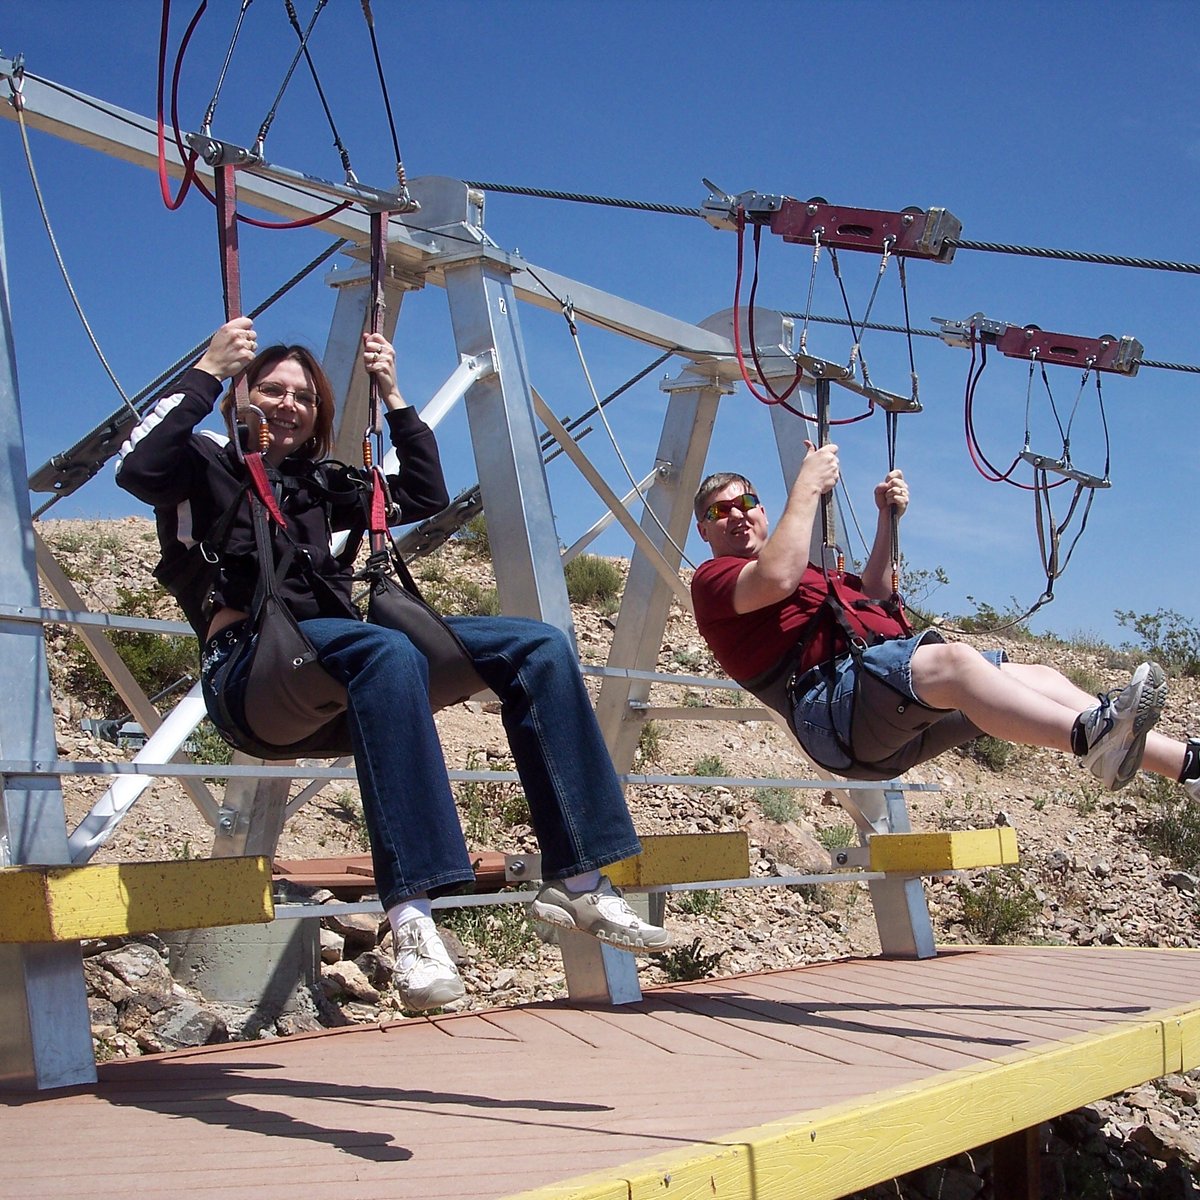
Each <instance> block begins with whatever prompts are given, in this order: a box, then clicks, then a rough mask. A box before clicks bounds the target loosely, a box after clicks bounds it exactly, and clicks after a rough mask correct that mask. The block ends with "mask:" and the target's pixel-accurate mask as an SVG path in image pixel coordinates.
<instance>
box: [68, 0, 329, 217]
mask: <svg viewBox="0 0 1200 1200" xmlns="http://www.w3.org/2000/svg"><path fill="white" fill-rule="evenodd" d="M243 2H244V7H243V10H242V14H241V15H239V18H238V23H237V27H236V29H235V31H234V35H233V39H232V41H231V42H230V46H229V49H228V51H227V53H226V66H228V59H229V56H231V55H232V53H233V49H234V44H235V43H236V41H237V37H238V33H239V32H240V30H241V18H242V16H244V13H245V7H248V6H249V4H250V3H251V0H243ZM323 2H324V0H322V3H323ZM206 5H207V0H201V4H200V7H199V9H198V10H197V12H196V14H195V16H194V17H193V19H192V25H190V26H189V28H188V32H187V34H186V35H185V37H184V38H183V40H182V41H181V43H180V46H179V49H178V51H177V52H176V56H175V67H174V70H173V71H172V75H171V135H172V139H173V140H174V142H175V149H176V151H177V152H178V154H179V157H180V160H181V161H182V162H184V163H185V164H186V168H187V169H189V170H192V182H193V183H194V184H195V186H196V187H197V188H198V189H199V191H200V193H201V194H202V195H203V196H204V198H205V199H206V200H207V201H208V202H209V203H210V204H212V205H213V206H214V207H215V205H216V203H217V197H216V194H215V193H214V192H213V191H212V189H210V188H209V187H208V185H207V184H206V183H205V182H204V180H203V179H201V178H200V176H199V175H198V174H196V173H195V171H194V170H193V169H192V168H194V165H195V161H196V158H197V157H198V155H197V153H196V152H195V151H194V150H191V149H190V148H188V147H186V146H185V145H184V144H183V138H182V137H181V136H180V133H179V79H180V76H181V74H182V72H183V60H184V57H185V55H186V52H187V46H188V42H189V41H190V40H191V33H192V29H193V28H194V26H195V23H196V21H198V20H199V17H200V16H201V14H202V13H203V12H204V9H205V7H206ZM170 7H171V0H163V25H164V30H165V28H166V25H167V23H168V22H169V14H170ZM318 11H319V8H318ZM315 21H316V14H315V13H314V15H313V22H314V23H315ZM310 30H311V26H310ZM292 66H293V69H294V68H295V63H293V64H292ZM159 71H160V75H161V72H162V66H161V64H160V67H159ZM224 73H225V67H222V71H221V77H222V80H223V78H224ZM219 92H220V85H218V88H217V90H216V92H214V94H213V98H212V100H211V101H210V102H209V109H208V110H207V111H206V113H205V120H206V121H211V119H212V115H213V114H214V113H215V111H216V105H217V101H218V96H219ZM72 94H73V93H72ZM280 95H282V90H281V92H280ZM276 103H278V98H277V100H276ZM92 107H94V108H96V110H97V111H98V112H107V110H106V109H104V108H102V107H101V106H99V105H92ZM110 115H111V114H110ZM272 119H273V113H272ZM126 123H127V124H130V125H132V126H133V127H134V128H135V129H139V128H141V126H140V125H138V124H137V122H134V121H128V120H127V121H126ZM157 125H158V128H157V139H158V170H159V178H160V187H162V186H163V185H162V183H161V181H162V180H163V179H165V177H166V150H165V146H164V136H163V115H162V110H161V105H160V108H159V113H158V121H157ZM205 136H208V135H207V133H206V134H205ZM255 153H259V151H258V148H256V150H255ZM259 157H260V158H261V157H262V155H261V153H259ZM280 186H283V187H289V186H292V185H289V184H287V183H282V182H281V183H280ZM292 190H294V191H297V192H299V193H300V194H301V195H303V196H309V197H311V196H312V195H313V193H311V192H306V191H305V190H304V189H303V188H299V187H294V186H293V187H292ZM163 201H164V203H166V205H167V207H168V208H170V209H172V210H173V209H175V208H178V207H179V205H180V204H181V203H182V201H183V192H182V191H181V193H180V196H179V197H178V199H177V201H176V202H175V204H174V205H172V204H171V202H170V201H169V199H168V196H167V193H166V192H165V191H164V193H163ZM349 207H350V201H349V200H344V201H342V202H341V203H340V204H335V205H333V206H331V207H330V208H328V209H326V210H325V211H323V212H320V213H314V214H313V215H312V216H308V217H300V218H297V219H296V220H292V221H264V220H261V219H260V218H258V217H248V216H246V215H245V214H244V213H235V214H234V215H235V218H236V219H237V220H238V221H241V222H242V223H243V224H245V225H253V226H254V227H255V228H257V229H303V228H305V227H306V226H309V225H316V224H318V223H319V222H321V221H324V220H327V219H328V218H329V217H332V216H336V215H337V214H338V213H340V212H344V211H345V210H346V209H347V208H349Z"/></svg>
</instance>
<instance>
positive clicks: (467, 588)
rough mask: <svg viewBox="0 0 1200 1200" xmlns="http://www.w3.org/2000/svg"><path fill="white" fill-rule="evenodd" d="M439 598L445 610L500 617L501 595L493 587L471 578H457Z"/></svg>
mask: <svg viewBox="0 0 1200 1200" xmlns="http://www.w3.org/2000/svg"><path fill="white" fill-rule="evenodd" d="M439 599H440V601H441V607H442V610H443V611H444V612H447V613H451V614H453V615H456V616H464V617H498V616H499V615H500V596H499V594H498V593H497V591H496V589H495V588H493V587H483V586H482V585H481V584H478V583H476V582H475V581H474V580H471V579H457V580H455V581H454V583H453V585H452V586H451V587H450V588H447V589H446V590H445V591H443V592H442V593H441V594H440V596H439Z"/></svg>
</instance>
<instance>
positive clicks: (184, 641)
mask: <svg viewBox="0 0 1200 1200" xmlns="http://www.w3.org/2000/svg"><path fill="white" fill-rule="evenodd" d="M161 597H162V593H161V592H160V591H159V590H158V589H157V588H154V587H149V588H141V589H133V588H127V587H118V588H117V602H116V605H115V609H114V611H117V612H122V613H125V614H126V615H128V616H132V617H153V616H155V615H156V612H155V610H156V605H157V603H158V601H159V600H160V599H161ZM109 638H110V640H111V641H112V644H113V647H114V649H115V650H116V651H117V653H118V654H119V655H120V656H121V659H122V661H123V662H124V663H125V665H126V666H127V667H128V668H129V672H130V674H131V675H132V676H133V677H134V679H135V680H136V681H137V684H138V686H139V687H140V688H141V689H142V691H144V692H145V693H146V694H147V695H149V696H157V695H159V694H160V693H162V692H166V691H169V690H170V689H172V688H174V687H176V686H178V685H180V684H181V683H185V682H186V683H188V684H190V683H192V682H194V681H195V679H196V677H197V676H198V674H199V670H200V655H199V649H198V647H197V645H196V640H195V639H194V638H191V637H174V636H167V635H165V634H160V633H132V632H129V631H127V630H117V631H116V632H114V633H111V634H109ZM67 664H68V667H67V671H68V674H67V682H68V686H69V687H70V688H71V689H72V691H74V692H76V693H77V694H78V695H79V696H80V697H81V698H82V699H84V700H85V701H87V702H89V703H91V704H95V705H96V706H97V707H99V708H102V709H104V710H106V711H109V712H116V711H119V710H121V709H122V707H123V705H122V702H121V700H120V698H119V697H118V695H117V693H116V691H115V690H114V689H113V686H112V684H111V683H109V682H108V676H107V675H105V674H104V672H103V671H102V670H101V669H100V664H99V663H97V662H96V660H95V659H94V658H93V657H92V656H91V653H90V652H89V651H88V648H87V647H86V646H85V645H84V644H83V642H82V641H80V640H79V639H77V638H76V639H72V642H71V646H70V649H69V650H68V651H67Z"/></svg>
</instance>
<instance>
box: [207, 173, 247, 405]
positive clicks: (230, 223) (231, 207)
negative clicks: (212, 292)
mask: <svg viewBox="0 0 1200 1200" xmlns="http://www.w3.org/2000/svg"><path fill="white" fill-rule="evenodd" d="M236 170H237V168H236V167H235V166H233V165H232V164H221V165H220V166H218V167H216V168H215V170H214V172H213V182H214V184H215V192H216V197H217V244H218V246H219V247H220V252H221V288H222V291H223V292H224V296H225V320H226V321H232V320H233V319H234V317H240V316H241V315H242V267H241V259H240V258H239V256H238V232H237V180H236V179H235V178H234V174H233V173H234V171H236ZM233 394H234V397H235V398H236V401H237V403H238V405H239V406H240V405H243V404H246V403H247V402H248V401H249V389H248V388H247V387H246V380H245V377H244V376H242V375H239V376H238V377H237V378H236V379H235V380H234V381H233Z"/></svg>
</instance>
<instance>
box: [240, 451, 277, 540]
mask: <svg viewBox="0 0 1200 1200" xmlns="http://www.w3.org/2000/svg"><path fill="white" fill-rule="evenodd" d="M242 462H243V463H244V465H245V467H246V470H247V471H248V472H249V474H250V485H251V487H253V488H254V494H255V495H256V496H257V497H258V498H259V499H260V500H261V501H262V503H263V507H264V508H265V509H266V510H267V513H268V515H269V516H270V518H271V520H272V521H274V522H275V524H276V525H278V526H279V528H280V529H286V528H287V521H286V520H285V519H284V516H283V513H282V512H281V511H280V509H279V503H278V501H276V499H275V493H274V492H273V491H272V490H271V481H270V480H269V479H268V478H267V469H266V467H264V466H263V457H262V455H261V454H259V453H258V452H257V451H255V452H254V453H252V454H247V455H245V456H244V457H243V459H242Z"/></svg>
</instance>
